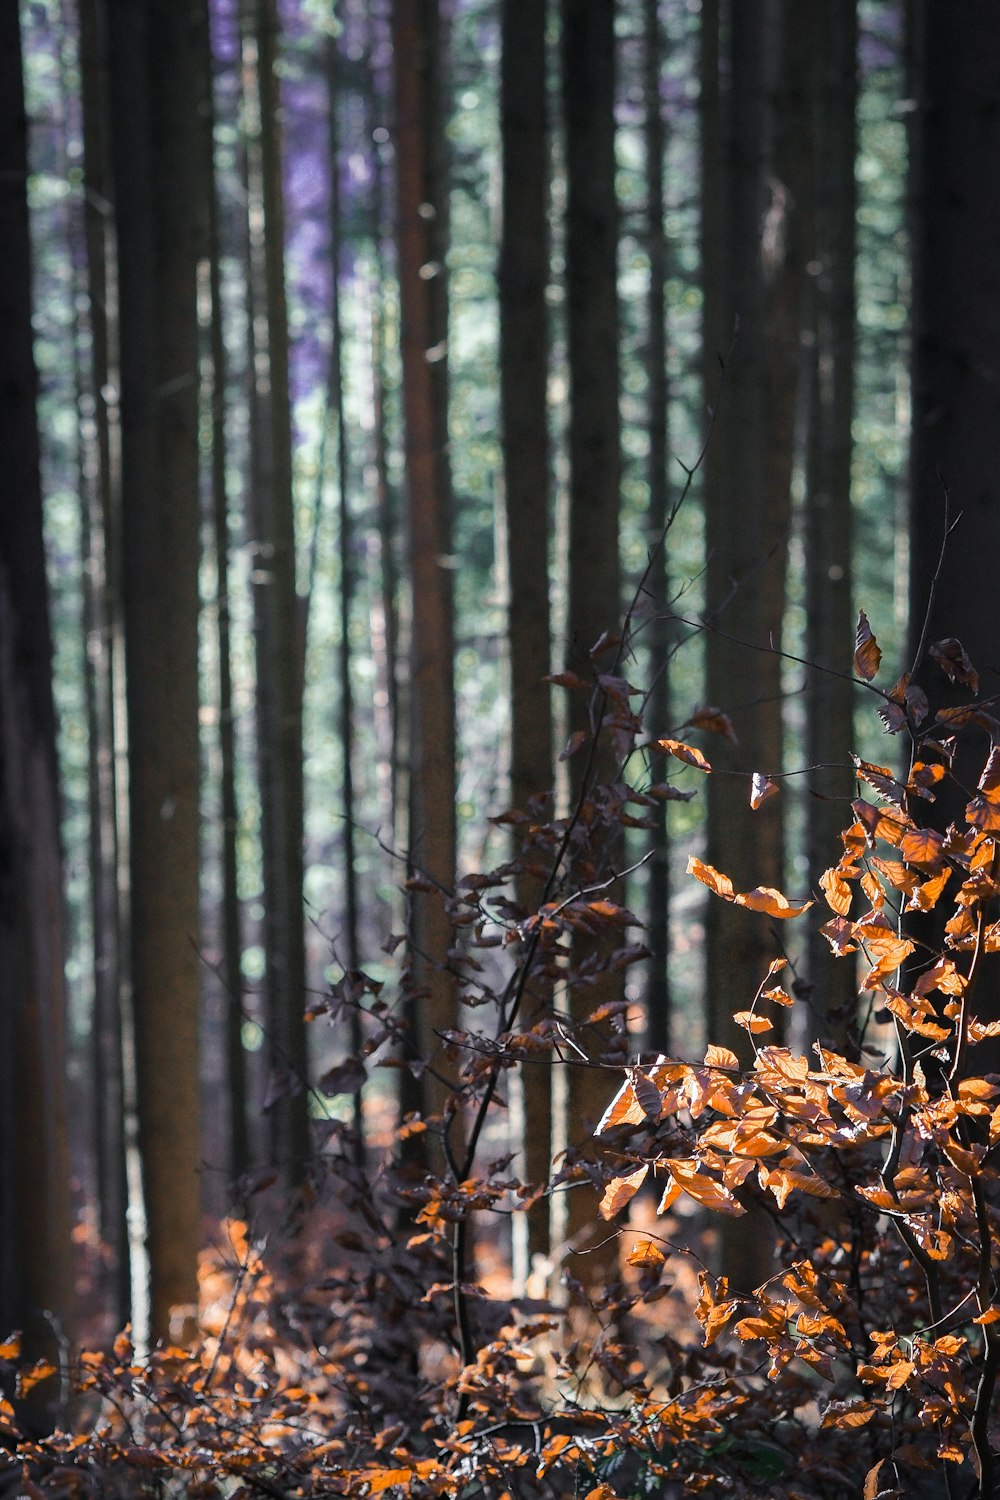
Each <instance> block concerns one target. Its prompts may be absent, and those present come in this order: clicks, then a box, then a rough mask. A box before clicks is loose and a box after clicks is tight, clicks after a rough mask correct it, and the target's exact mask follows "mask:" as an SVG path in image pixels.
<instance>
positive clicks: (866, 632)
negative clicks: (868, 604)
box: [854, 610, 882, 682]
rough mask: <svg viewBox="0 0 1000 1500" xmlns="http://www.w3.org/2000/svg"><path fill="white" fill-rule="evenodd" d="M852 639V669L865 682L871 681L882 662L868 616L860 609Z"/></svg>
mask: <svg viewBox="0 0 1000 1500" xmlns="http://www.w3.org/2000/svg"><path fill="white" fill-rule="evenodd" d="M854 639H855V647H854V670H855V671H856V672H857V674H858V676H859V677H863V678H864V680H865V682H871V680H872V678H873V677H874V676H875V673H876V672H877V671H878V669H879V667H880V666H881V664H882V653H881V651H880V650H879V647H878V641H877V640H876V639H875V637H874V636H873V635H872V631H871V626H870V625H869V624H868V616H867V615H866V614H865V612H864V610H861V612H860V613H859V615H858V628H857V631H856V633H855V637H854Z"/></svg>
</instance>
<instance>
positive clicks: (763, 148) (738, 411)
mask: <svg viewBox="0 0 1000 1500" xmlns="http://www.w3.org/2000/svg"><path fill="white" fill-rule="evenodd" d="M792 9H793V8H792V7H791V6H790V3H789V0H760V3H753V4H739V3H733V4H731V5H730V6H728V7H727V10H726V12H725V13H724V17H723V30H722V33H721V35H722V38H723V41H724V43H725V44H726V46H725V48H724V50H722V57H723V58H728V68H727V70H726V72H727V73H728V94H721V95H720V91H719V87H718V83H717V82H714V81H713V83H712V85H711V87H710V89H709V90H708V91H707V92H706V96H705V97H706V100H707V99H709V98H711V97H712V96H713V95H714V97H715V99H718V100H719V101H720V109H721V112H722V119H723V127H722V131H721V132H719V131H718V125H717V122H715V121H707V128H706V133H705V137H704V143H705V145H706V146H707V144H708V142H710V141H720V135H721V141H720V147H721V162H722V171H721V173H720V171H719V165H718V163H717V162H709V161H708V160H706V171H705V183H706V189H707V188H708V187H711V188H712V190H714V191H716V192H718V193H719V194H720V195H721V201H720V202H718V203H714V204H710V205H707V208H706V217H705V222H704V226H703V235H704V234H705V233H707V231H708V226H709V225H713V224H714V225H719V224H720V223H721V225H722V226H724V227H723V238H722V245H723V247H724V249H723V252H722V254H721V255H718V254H717V252H716V247H715V246H706V254H705V264H706V268H709V267H711V268H712V269H713V270H714V272H715V274H716V276H717V277H718V279H717V280H716V281H715V282H714V284H711V283H709V282H708V280H707V277H706V287H705V295H706V300H707V301H709V302H711V301H712V300H713V299H715V300H716V302H717V307H715V308H713V309H712V310H711V311H710V313H709V314H708V316H707V319H706V325H707V326H708V327H711V328H712V329H713V333H714V335H715V337H718V336H719V335H720V334H721V336H722V337H723V338H724V339H725V338H728V337H729V336H730V334H731V330H732V329H733V328H735V327H737V326H738V336H737V338H736V340H735V344H734V347H733V352H732V355H731V358H730V359H729V361H728V365H727V368H726V373H725V390H724V395H723V402H722V409H721V417H720V421H719V425H718V426H717V428H716V431H715V434H714V442H713V448H712V451H711V453H710V459H709V463H708V466H707V468H706V476H705V539H706V550H707V565H706V607H707V619H708V624H709V630H708V634H707V636H706V697H707V699H708V702H709V703H710V704H712V705H718V706H719V707H721V708H723V709H725V710H726V711H727V712H728V713H729V714H730V715H731V717H732V720H733V723H734V726H735V729H736V733H737V735H738V737H739V745H738V747H736V748H733V747H731V746H729V745H728V744H726V743H725V742H724V741H722V740H716V741H713V745H712V755H711V759H712V761H713V763H714V764H715V765H716V766H717V767H718V769H719V770H720V771H723V772H725V771H731V770H734V769H739V770H740V771H742V772H745V773H746V775H745V776H743V775H726V774H722V775H716V776H712V777H710V778H709V781H708V823H707V856H706V857H707V859H708V862H709V863H710V864H712V865H714V866H715V867H716V868H718V869H721V870H723V871H724V872H725V873H726V874H727V875H729V876H730V877H731V878H732V880H733V884H734V886H735V888H736V889H738V890H748V889H751V888H752V887H754V886H757V885H766V886H774V887H777V888H779V889H780V888H782V887H783V884H784V831H783V822H784V820H783V813H782V808H783V803H782V799H781V798H780V797H777V798H773V799H772V800H770V801H769V802H767V803H766V804H765V805H764V806H763V807H762V808H761V809H760V810H759V811H758V812H757V813H751V812H750V810H749V791H750V774H751V773H752V772H754V771H761V772H764V773H766V774H767V773H774V772H780V771H781V769H782V753H783V727H782V662H781V657H780V654H779V653H780V648H781V640H782V620H783V615H784V609H785V565H786V557H787V548H788V537H789V529H790V523H791V476H792V463H793V445H794V433H795V418H796V402H797V384H798V376H799V368H800V359H801V352H800V337H801V315H802V308H801V302H802V286H803V274H804V256H803V246H802V243H801V228H800V215H801V205H802V201H803V197H804V195H805V192H806V189H807V186H808V182H809V173H810V171H811V162H810V160H809V155H808V151H809V142H810V140H811V133H810V130H809V119H810V114H809V111H810V110H811V105H812V100H811V94H810V91H809V87H808V76H809V68H808V64H809V57H810V50H809V49H810V46H811V40H810V26H809V25H808V24H806V22H807V19H808V18H810V17H812V15H813V12H812V10H811V9H810V10H809V11H807V12H802V11H801V10H800V11H797V12H796V13H795V15H794V16H793V14H792ZM706 60H707V55H706ZM723 76H725V74H724V75H723ZM724 352H725V351H724V350H722V349H719V348H714V349H713V348H711V347H707V348H706V357H707V359H708V361H709V370H708V372H707V376H706V382H707V384H708V385H709V388H711V387H712V386H713V385H714V384H715V383H716V380H717V376H716V371H717V360H718V358H719V356H720V355H721V354H723V353H724ZM705 929H706V930H705V946H706V981H705V994H706V1028H707V1040H708V1041H709V1042H710V1043H715V1044H718V1045H722V1046H727V1047H730V1048H732V1050H733V1051H735V1052H736V1053H737V1054H738V1055H740V1056H742V1057H746V1056H747V1055H748V1053H749V1043H748V1039H747V1036H746V1033H745V1032H743V1031H741V1030H740V1029H739V1028H737V1027H736V1026H735V1025H734V1023H733V1021H732V1012H733V1011H734V1010H735V1009H741V1008H744V1007H745V1005H746V1004H748V1003H749V1000H750V999H751V998H752V996H753V993H754V991H755V990H756V988H757V985H758V984H759V983H760V981H761V979H762V978H763V977H764V974H765V973H766V970H767V966H768V963H769V961H770V960H771V958H773V957H774V956H775V955H776V953H777V952H778V951H780V950H779V949H778V948H777V947H776V942H775V937H774V935H773V934H772V933H771V931H770V930H769V928H768V925H767V924H766V923H764V922H761V921H760V920H759V919H758V917H757V916H756V915H754V914H752V913H750V912H748V911H746V910H743V909H741V908H739V907H735V906H732V905H730V904H727V903H725V902H723V901H720V900H718V899H716V898H714V897H713V898H711V899H710V900H709V902H708V904H707V908H706V924H705ZM745 1223H746V1221H739V1222H736V1221H734V1226H726V1227H724V1230H723V1238H724V1241H725V1242H726V1243H725V1244H724V1248H723V1254H724V1257H725V1258H727V1259H728V1258H730V1257H732V1256H735V1255H736V1254H738V1256H739V1258H740V1259H742V1261H743V1270H742V1272H741V1276H742V1278H743V1279H748V1278H753V1277H756V1279H757V1280H760V1279H763V1275H764V1274H766V1273H767V1268H768V1246H767V1235H766V1233H764V1232H762V1230H761V1226H760V1225H756V1226H754V1227H752V1228H751V1229H750V1231H749V1232H748V1231H747V1230H746V1229H745V1227H744V1225H745ZM730 1240H731V1241H732V1243H731V1244H730V1243H729V1241H730ZM733 1269H734V1270H735V1269H736V1267H735V1262H734V1265H733ZM741 1284H742V1283H741Z"/></svg>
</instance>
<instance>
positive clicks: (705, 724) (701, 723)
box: [688, 707, 739, 745]
mask: <svg viewBox="0 0 1000 1500" xmlns="http://www.w3.org/2000/svg"><path fill="white" fill-rule="evenodd" d="M688 724H689V725H690V726H691V728H692V729H707V730H709V731H710V733H712V734H721V735H722V738H723V739H725V740H729V742H730V744H732V745H738V744H739V740H738V739H737V738H736V730H735V729H734V728H733V721H732V719H731V718H730V717H729V715H728V714H727V713H724V712H723V711H722V709H721V708H709V707H704V708H696V709H695V711H694V713H693V714H692V715H691V717H690V719H689V720H688Z"/></svg>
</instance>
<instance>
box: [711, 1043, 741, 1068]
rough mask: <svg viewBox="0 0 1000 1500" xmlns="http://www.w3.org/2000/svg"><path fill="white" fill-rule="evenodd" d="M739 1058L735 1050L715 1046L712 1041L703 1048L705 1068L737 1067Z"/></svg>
mask: <svg viewBox="0 0 1000 1500" xmlns="http://www.w3.org/2000/svg"><path fill="white" fill-rule="evenodd" d="M739 1065H740V1060H739V1058H738V1057H737V1056H736V1053H735V1052H731V1051H730V1050H729V1048H728V1047H717V1046H715V1044H714V1043H713V1044H712V1045H711V1046H709V1047H707V1048H706V1050H705V1066H706V1067H707V1068H731V1069H736V1068H739Z"/></svg>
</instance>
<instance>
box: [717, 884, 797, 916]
mask: <svg viewBox="0 0 1000 1500" xmlns="http://www.w3.org/2000/svg"><path fill="white" fill-rule="evenodd" d="M734 899H735V901H736V904H737V906H746V907H748V908H749V909H750V911H763V912H766V913H767V915H768V916H769V917H781V918H782V919H785V918H788V917H800V916H801V915H802V913H803V912H804V911H808V910H809V908H810V906H812V902H811V901H804V902H803V903H802V904H801V906H793V905H792V903H791V902H790V901H789V899H788V897H787V896H783V895H782V894H781V892H780V891H776V890H775V889H774V888H773V886H769V885H759V886H757V888H756V890H752V891H747V892H746V894H745V895H743V896H736V897H735V898H734Z"/></svg>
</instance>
